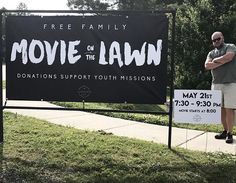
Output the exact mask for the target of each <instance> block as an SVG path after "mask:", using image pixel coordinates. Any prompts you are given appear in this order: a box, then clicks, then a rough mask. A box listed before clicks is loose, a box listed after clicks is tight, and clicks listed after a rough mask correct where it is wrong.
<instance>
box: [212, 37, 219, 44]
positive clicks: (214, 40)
mask: <svg viewBox="0 0 236 183" xmlns="http://www.w3.org/2000/svg"><path fill="white" fill-rule="evenodd" d="M220 40H221V37H218V38H216V39H213V40H212V42H213V43H215V42H216V41H220Z"/></svg>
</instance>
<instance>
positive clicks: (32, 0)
mask: <svg viewBox="0 0 236 183" xmlns="http://www.w3.org/2000/svg"><path fill="white" fill-rule="evenodd" d="M21 2H22V3H25V4H26V5H27V7H28V10H69V8H68V7H67V5H66V4H67V0H0V8H2V7H5V8H6V9H8V10H15V9H17V6H18V5H19V3H21Z"/></svg>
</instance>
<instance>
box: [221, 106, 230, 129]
mask: <svg viewBox="0 0 236 183" xmlns="http://www.w3.org/2000/svg"><path fill="white" fill-rule="evenodd" d="M221 123H222V125H223V128H224V130H226V131H228V125H227V119H226V109H225V108H224V107H222V108H221Z"/></svg>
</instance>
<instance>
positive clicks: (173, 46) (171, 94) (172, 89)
mask: <svg viewBox="0 0 236 183" xmlns="http://www.w3.org/2000/svg"><path fill="white" fill-rule="evenodd" d="M172 16H173V17H172V45H171V73H170V79H171V82H170V108H169V137H168V148H169V149H171V138H172V119H173V116H172V114H173V95H174V73H175V70H174V66H175V65H174V56H175V19H176V11H174V12H172Z"/></svg>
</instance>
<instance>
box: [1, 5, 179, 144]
mask: <svg viewBox="0 0 236 183" xmlns="http://www.w3.org/2000/svg"><path fill="white" fill-rule="evenodd" d="M8 13H18V14H19V15H16V16H21V15H22V14H27V13H38V14H42V15H43V14H45V13H49V14H51V13H57V14H67V15H68V14H80V15H81V14H82V15H85V14H97V15H127V16H128V15H142V14H151V15H155V14H156V15H158V14H170V15H171V20H172V21H171V27H170V29H171V33H170V34H169V33H168V34H169V36H170V37H171V40H168V41H169V43H170V45H171V47H170V55H169V56H170V63H168V64H169V65H170V72H169V78H168V80H169V83H168V84H167V85H168V86H169V90H170V99H169V100H170V102H169V105H168V109H169V110H168V111H167V112H162V111H142V110H109V109H89V108H84V107H83V108H59V107H58V108H57V107H53V108H49V107H37V106H35V107H34V106H8V105H6V103H7V102H6V101H3V92H2V90H1V91H0V102H1V110H0V144H1V143H3V140H4V137H3V135H4V134H3V127H4V124H3V110H4V109H38V110H70V111H72V110H73V111H86V112H95V111H96V112H122V113H143V114H156V115H168V117H169V134H168V147H169V148H171V138H172V119H173V117H172V111H173V94H174V73H175V71H174V55H175V21H176V10H174V9H169V10H168V9H166V10H164V9H163V10H155V11H80V10H79V11H75V10H72V11H71V10H59V11H58V10H0V21H1V24H0V38H1V40H0V59H1V62H3V60H4V58H5V56H6V53H5V49H6V48H5V47H6V46H5V44H4V43H5V42H4V32H3V30H4V29H5V27H4V24H3V20H4V16H5V15H7V14H8ZM59 16H60V15H59ZM169 23H170V22H169ZM2 64H3V63H1V66H0V80H1V81H2ZM0 87H1V88H2V82H1V83H0ZM3 102H5V104H4V105H3ZM83 106H84V105H83Z"/></svg>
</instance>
